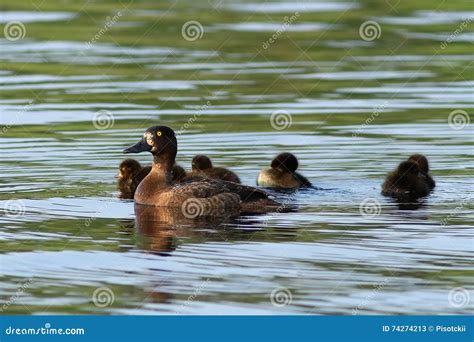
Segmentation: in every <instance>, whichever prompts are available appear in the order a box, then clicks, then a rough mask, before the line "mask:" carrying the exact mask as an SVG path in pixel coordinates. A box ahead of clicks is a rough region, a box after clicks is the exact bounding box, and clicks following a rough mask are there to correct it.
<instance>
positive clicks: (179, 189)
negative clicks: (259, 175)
mask: <svg viewBox="0 0 474 342" xmlns="http://www.w3.org/2000/svg"><path fill="white" fill-rule="evenodd" d="M177 151H178V142H177V140H176V136H175V133H174V131H173V130H172V129H171V128H169V127H166V126H153V127H150V128H148V129H147V130H146V131H145V133H144V135H143V137H142V139H141V140H140V141H139V142H138V143H136V144H135V145H133V146H131V147H129V148H127V149H125V150H124V153H139V152H150V153H151V154H152V156H153V164H152V169H151V172H150V173H149V174H148V175H147V176H146V177H145V179H143V181H142V182H141V183H140V184H139V185H138V188H137V190H136V192H135V196H134V199H135V203H136V204H142V205H149V206H158V207H168V208H180V209H181V210H182V211H183V213H185V215H188V216H189V217H193V218H197V217H204V216H213V215H228V216H237V215H239V214H242V213H262V212H269V211H275V210H277V209H281V208H282V205H281V204H280V203H278V202H275V201H273V200H271V199H270V198H269V197H268V195H267V194H266V193H265V192H263V191H261V190H259V189H256V188H253V187H249V186H245V185H240V184H237V183H233V182H226V181H222V180H214V179H206V178H201V177H197V179H194V180H187V181H183V182H181V183H173V180H172V169H173V165H174V164H175V158H176V154H177Z"/></svg>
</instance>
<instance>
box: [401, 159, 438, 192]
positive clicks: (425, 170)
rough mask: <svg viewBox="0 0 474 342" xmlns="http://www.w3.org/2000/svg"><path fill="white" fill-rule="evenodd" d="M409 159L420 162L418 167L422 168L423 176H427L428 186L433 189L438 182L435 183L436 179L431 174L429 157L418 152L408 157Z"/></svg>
mask: <svg viewBox="0 0 474 342" xmlns="http://www.w3.org/2000/svg"><path fill="white" fill-rule="evenodd" d="M408 160H409V161H414V162H415V163H417V164H418V168H419V169H420V171H421V173H422V175H423V177H425V178H426V182H427V183H428V186H429V187H430V189H433V188H434V187H435V186H436V183H435V181H434V179H433V178H432V177H431V176H430V174H429V172H430V166H429V163H428V158H426V157H425V156H424V155H422V154H418V153H416V154H412V155H411V156H410V157H409V158H408Z"/></svg>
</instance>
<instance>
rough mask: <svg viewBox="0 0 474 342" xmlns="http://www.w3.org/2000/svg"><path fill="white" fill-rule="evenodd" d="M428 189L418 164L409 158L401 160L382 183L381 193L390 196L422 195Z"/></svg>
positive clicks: (425, 193)
mask: <svg viewBox="0 0 474 342" xmlns="http://www.w3.org/2000/svg"><path fill="white" fill-rule="evenodd" d="M430 190H431V189H430V187H429V185H428V182H427V181H426V178H425V177H424V176H423V174H422V172H421V171H420V168H419V166H418V164H417V163H416V162H414V161H411V160H407V161H404V162H401V163H400V165H398V167H397V169H396V170H395V171H393V172H391V173H389V174H388V176H387V178H386V179H385V182H384V183H383V184H382V194H383V195H385V196H392V197H414V198H417V197H423V196H426V195H428V194H429V192H430Z"/></svg>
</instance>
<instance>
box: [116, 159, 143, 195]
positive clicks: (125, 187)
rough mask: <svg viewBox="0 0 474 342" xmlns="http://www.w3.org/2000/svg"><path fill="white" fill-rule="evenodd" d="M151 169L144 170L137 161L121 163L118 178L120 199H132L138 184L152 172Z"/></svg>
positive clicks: (131, 160) (128, 160)
mask: <svg viewBox="0 0 474 342" xmlns="http://www.w3.org/2000/svg"><path fill="white" fill-rule="evenodd" d="M150 170H151V167H148V168H143V167H142V166H141V164H140V163H139V162H138V161H137V160H135V159H125V160H124V161H122V162H121V163H120V166H119V171H118V174H117V175H116V176H115V178H117V189H118V190H119V191H120V193H119V197H120V198H124V199H132V198H133V195H134V194H135V189H136V188H137V186H138V184H140V182H141V181H142V180H143V178H145V176H146V175H147V174H148V172H150Z"/></svg>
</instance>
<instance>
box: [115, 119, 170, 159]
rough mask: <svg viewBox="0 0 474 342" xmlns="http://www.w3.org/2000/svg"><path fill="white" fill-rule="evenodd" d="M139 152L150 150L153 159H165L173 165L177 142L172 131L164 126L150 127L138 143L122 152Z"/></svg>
mask: <svg viewBox="0 0 474 342" xmlns="http://www.w3.org/2000/svg"><path fill="white" fill-rule="evenodd" d="M140 152H150V153H151V154H153V156H154V157H155V161H158V162H162V161H166V162H167V163H171V165H173V164H174V160H175V158H176V153H177V152H178V142H177V141H176V136H175V134H174V131H173V130H172V129H171V128H169V127H166V126H153V127H150V128H148V129H147V130H146V131H145V133H144V134H143V138H142V139H141V140H140V141H139V142H138V143H136V144H135V145H133V146H130V147H129V148H126V149H125V150H124V151H123V153H140Z"/></svg>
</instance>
